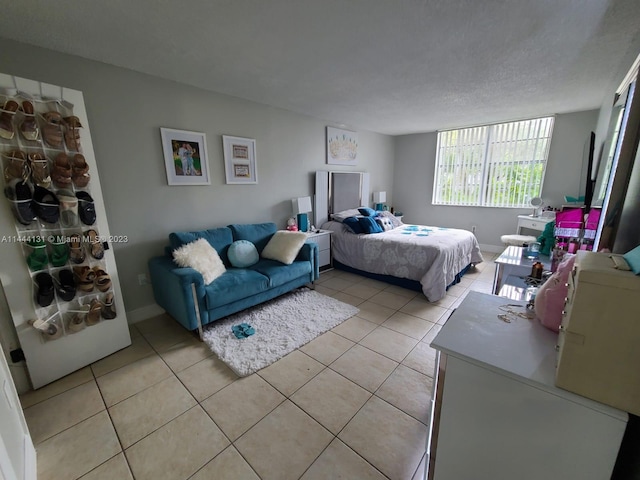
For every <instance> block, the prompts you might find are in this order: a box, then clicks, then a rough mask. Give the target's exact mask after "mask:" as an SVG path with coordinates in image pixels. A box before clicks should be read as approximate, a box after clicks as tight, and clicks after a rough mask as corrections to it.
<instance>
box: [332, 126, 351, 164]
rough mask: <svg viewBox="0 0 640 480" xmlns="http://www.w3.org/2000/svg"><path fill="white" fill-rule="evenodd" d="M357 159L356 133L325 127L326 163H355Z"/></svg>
mask: <svg viewBox="0 0 640 480" xmlns="http://www.w3.org/2000/svg"><path fill="white" fill-rule="evenodd" d="M357 160H358V133H357V132H352V131H350V130H342V129H340V128H333V127H327V163H328V164H329V165H355V164H356V162H357Z"/></svg>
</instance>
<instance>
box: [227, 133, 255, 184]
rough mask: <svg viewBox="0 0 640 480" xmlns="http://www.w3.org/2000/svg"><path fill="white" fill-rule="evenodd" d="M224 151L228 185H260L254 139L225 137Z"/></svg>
mask: <svg viewBox="0 0 640 480" xmlns="http://www.w3.org/2000/svg"><path fill="white" fill-rule="evenodd" d="M222 149H223V153H224V172H225V175H226V180H227V183H228V184H233V183H236V184H242V183H246V184H252V183H258V170H257V168H256V141H255V140H254V139H252V138H242V137H230V136H228V135H223V136H222Z"/></svg>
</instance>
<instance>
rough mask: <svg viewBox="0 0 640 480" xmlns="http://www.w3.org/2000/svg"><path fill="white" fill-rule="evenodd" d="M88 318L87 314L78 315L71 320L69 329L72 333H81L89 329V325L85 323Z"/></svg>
mask: <svg viewBox="0 0 640 480" xmlns="http://www.w3.org/2000/svg"><path fill="white" fill-rule="evenodd" d="M86 316H87V314H86V313H80V312H78V313H76V314H75V315H74V316H73V317H71V320H69V324H68V325H67V327H68V328H69V330H70V331H72V332H79V331H80V330H84V329H85V328H86V327H87V324H86V323H84V319H85V317H86Z"/></svg>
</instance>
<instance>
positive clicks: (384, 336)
mask: <svg viewBox="0 0 640 480" xmlns="http://www.w3.org/2000/svg"><path fill="white" fill-rule="evenodd" d="M418 342H419V340H418V339H416V338H411V337H408V336H407V335H403V334H402V333H398V332H395V331H393V330H390V329H388V328H385V327H378V328H376V329H375V330H374V331H373V332H371V333H370V334H369V335H367V336H366V337H364V338H363V339H362V340H361V341H360V343H359V344H360V345H362V346H363V347H367V348H369V349H371V350H373V351H374V352H378V353H380V354H382V355H384V356H385V357H389V358H390V359H391V360H395V361H396V362H401V361H402V360H404V357H406V356H407V355H408V354H409V352H410V351H411V350H413V347H415V346H416V344H417V343H418Z"/></svg>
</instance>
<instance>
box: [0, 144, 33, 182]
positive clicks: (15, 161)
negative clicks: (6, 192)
mask: <svg viewBox="0 0 640 480" xmlns="http://www.w3.org/2000/svg"><path fill="white" fill-rule="evenodd" d="M2 155H3V156H4V157H5V159H6V160H5V168H4V179H5V181H6V182H10V181H11V180H13V179H14V178H20V179H22V180H26V179H28V178H29V163H28V162H27V156H26V155H25V153H24V152H22V151H20V150H11V151H9V152H7V153H3V154H2Z"/></svg>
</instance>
